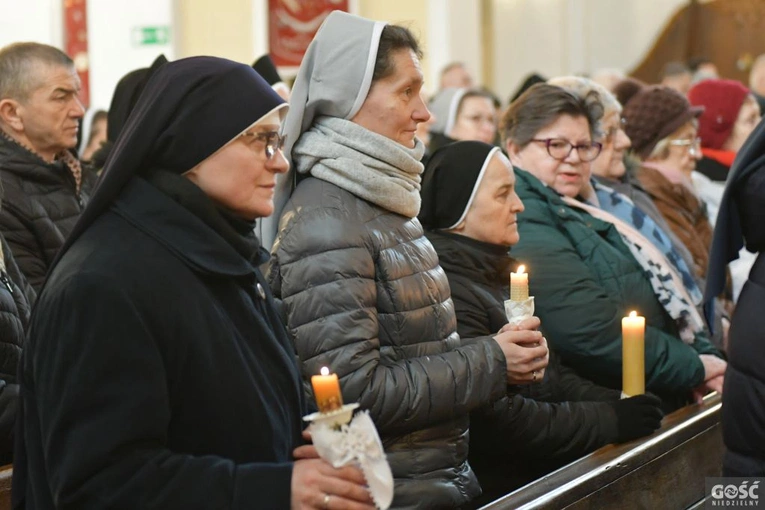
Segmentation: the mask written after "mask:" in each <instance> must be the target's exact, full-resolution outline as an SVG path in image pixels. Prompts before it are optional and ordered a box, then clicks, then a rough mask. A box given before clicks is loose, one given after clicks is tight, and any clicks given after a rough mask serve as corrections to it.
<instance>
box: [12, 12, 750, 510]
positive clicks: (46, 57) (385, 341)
mask: <svg viewBox="0 0 765 510" xmlns="http://www.w3.org/2000/svg"><path fill="white" fill-rule="evenodd" d="M422 58H423V53H422V50H421V48H420V45H419V42H418V41H417V39H416V38H415V36H414V35H413V34H412V33H411V32H410V31H409V30H408V29H407V28H405V27H401V26H397V25H391V24H386V23H382V22H376V21H372V20H367V19H364V18H360V17H357V16H353V15H350V14H346V13H342V12H334V13H332V14H331V15H330V16H329V17H328V18H327V19H326V21H325V22H324V24H323V25H322V27H321V28H320V29H319V31H318V33H317V34H316V37H315V38H314V41H313V42H312V44H311V46H310V47H309V49H308V51H307V53H306V55H305V58H304V60H303V63H302V65H301V66H300V68H299V70H298V72H297V76H296V78H295V80H294V83H293V84H292V85H291V86H289V85H287V84H286V83H285V80H283V79H282V78H281V77H280V75H279V73H278V70H277V69H276V67H274V65H273V62H271V60H270V58H268V57H267V56H265V57H262V58H260V59H258V60H257V61H256V62H255V64H253V65H252V66H250V65H248V64H242V63H235V62H232V61H229V60H225V59H220V58H214V57H192V58H187V59H181V60H178V61H174V62H168V60H167V59H166V58H165V57H164V56H159V57H158V58H157V59H156V60H155V61H154V62H153V63H152V64H151V65H150V66H148V67H146V68H143V69H137V70H133V71H131V72H130V73H128V74H126V75H125V76H124V77H123V78H122V79H121V80H120V82H119V84H118V85H117V87H116V89H115V91H114V95H113V99H112V102H111V105H110V108H109V110H108V111H103V110H98V111H89V112H86V111H85V108H84V107H83V105H82V103H81V102H80V100H79V98H78V93H79V89H80V83H79V78H78V76H77V73H76V70H75V66H74V63H73V62H72V60H71V59H70V58H69V57H68V56H67V55H65V54H64V53H62V52H61V51H60V50H58V49H56V48H53V47H50V46H47V45H43V44H37V43H16V44H12V45H9V46H6V47H5V48H2V49H0V181H1V182H2V194H1V195H0V242H1V243H2V244H1V245H0V248H1V249H0V283H2V285H0V312H2V314H1V315H0V463H10V462H13V463H14V480H13V481H14V500H15V502H16V504H17V505H19V507H20V508H30V509H53V508H80V509H87V508H104V507H110V508H202V507H204V508H213V507H214V508H245V507H250V506H252V505H255V504H261V505H266V506H267V507H269V508H290V507H291V508H303V507H304V508H324V509H326V508H358V509H365V508H373V507H374V504H373V502H372V500H371V498H370V496H369V494H368V492H367V490H366V488H365V481H364V477H363V474H362V473H361V471H360V470H359V469H357V468H355V467H344V468H339V469H338V468H334V467H333V466H332V465H330V464H329V463H328V462H326V461H325V460H323V459H321V458H320V457H319V455H318V453H317V451H316V449H315V448H314V447H313V446H311V444H310V436H308V435H306V433H305V432H304V431H303V425H302V421H301V417H302V416H303V415H305V414H307V413H308V412H310V411H311V410H313V404H312V401H313V400H312V398H311V393H310V389H309V388H310V386H309V385H308V384H307V383H308V381H309V379H310V377H311V376H312V375H314V374H317V373H318V372H319V369H320V368H321V367H331V369H332V371H333V372H335V373H337V374H338V376H339V379H340V384H341V388H342V394H343V398H344V400H345V401H347V402H358V403H359V404H360V405H361V407H362V408H364V409H367V410H369V412H370V416H371V418H372V420H373V421H374V422H375V424H376V426H377V429H378V431H379V433H380V436H381V438H382V442H383V445H384V448H385V451H386V456H387V459H388V462H389V464H390V466H391V469H392V472H393V476H394V479H395V490H394V502H393V506H394V507H396V508H472V507H477V506H479V505H481V504H483V503H486V502H488V501H491V500H493V499H496V498H497V497H499V496H501V495H503V494H506V493H508V492H509V491H511V490H513V489H515V488H517V487H519V486H521V485H523V484H525V483H527V482H529V481H531V480H533V479H535V478H537V477H539V476H541V475H544V474H545V473H548V472H550V471H552V470H554V469H556V468H558V467H560V466H562V465H564V464H565V463H567V462H570V461H572V460H574V459H576V458H578V457H581V456H582V455H585V454H587V453H589V452H591V451H594V450H595V449H597V448H599V447H601V446H603V445H606V444H609V443H614V442H625V441H629V440H632V439H637V438H639V437H643V436H646V435H649V434H651V433H653V432H654V431H655V430H656V429H657V428H658V427H659V426H660V424H661V419H662V416H663V415H664V414H665V413H668V412H671V411H674V410H676V409H678V408H680V407H682V406H685V405H689V404H692V403H694V402H701V400H702V399H703V397H704V396H705V395H707V394H709V393H710V392H713V391H716V392H718V393H720V394H722V395H723V399H724V402H725V405H724V407H723V425H724V434H725V435H724V438H725V442H726V446H727V451H726V456H725V464H724V473H725V474H726V475H730V476H734V475H735V476H745V475H759V476H763V475H764V474H765V451H764V450H763V445H765V423H764V420H763V418H762V413H763V412H765V404H764V403H763V401H762V396H763V395H765V369H764V368H763V367H765V358H763V352H765V351H764V350H763V349H762V342H761V331H762V327H765V326H763V325H762V320H763V319H761V318H760V315H759V313H760V312H761V310H760V308H761V303H762V302H763V300H764V299H765V295H762V294H763V293H765V290H763V289H764V288H765V261H764V260H765V259H761V257H760V256H759V253H760V250H762V249H763V247H765V228H763V222H762V221H761V219H762V218H765V209H763V208H764V207H765V206H763V204H765V200H763V198H764V197H765V184H763V183H765V167H764V165H765V128H763V127H762V123H761V122H760V119H761V111H762V108H763V107H764V106H765V55H763V56H761V57H759V58H758V59H756V60H755V61H754V63H753V65H752V69H751V77H750V82H749V83H748V84H743V83H741V82H739V81H735V80H731V79H726V78H725V77H720V76H719V74H718V70H717V68H716V66H715V65H714V63H713V62H711V61H709V60H708V59H704V58H696V59H693V60H692V61H690V62H687V63H682V62H669V63H667V65H666V66H665V68H664V70H663V72H662V75H661V76H657V77H656V83H654V84H651V83H644V82H641V81H639V80H636V79H634V78H630V77H628V76H625V74H624V73H623V72H622V71H620V70H618V69H603V70H600V71H597V72H595V73H593V74H592V75H591V76H590V77H587V76H560V77H551V78H546V77H543V76H541V75H539V74H536V73H532V74H530V75H529V77H528V78H527V79H526V80H525V81H524V83H523V84H522V85H521V87H520V88H519V90H518V91H517V92H515V93H514V94H513V96H512V97H511V99H510V101H509V102H507V103H506V104H503V102H502V101H501V100H500V99H499V98H498V97H497V95H496V94H494V93H493V92H492V91H491V90H489V89H487V88H486V87H482V86H480V84H478V83H477V82H476V80H475V79H474V78H473V77H472V76H471V74H470V72H469V71H468V69H467V68H466V66H465V65H463V64H461V63H458V62H456V63H452V64H450V65H448V66H446V67H445V68H444V69H443V72H442V74H441V81H440V83H439V84H438V87H439V88H438V90H431V91H430V92H431V93H430V94H428V93H426V90H425V84H424V81H423V73H422V70H421V64H420V61H421V59H422ZM519 264H524V265H526V267H528V268H529V271H530V273H531V277H530V279H529V287H530V294H531V295H533V296H534V298H535V310H536V311H535V316H534V317H531V318H527V319H526V320H524V321H522V322H521V323H520V324H514V325H510V324H508V320H507V316H506V314H505V308H504V302H505V300H506V299H508V297H509V292H510V289H509V275H510V272H511V271H514V270H516V268H517V266H518V265H519ZM631 310H638V311H639V313H640V315H642V316H644V317H645V319H646V330H645V338H646V343H645V345H646V351H645V382H646V390H647V393H646V394H644V395H636V396H625V395H623V394H622V392H621V384H622V379H621V376H622V344H621V318H622V317H624V316H626V315H627V314H628V313H629V312H630V311H631Z"/></svg>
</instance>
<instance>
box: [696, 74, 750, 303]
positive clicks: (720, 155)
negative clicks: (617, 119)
mask: <svg viewBox="0 0 765 510" xmlns="http://www.w3.org/2000/svg"><path fill="white" fill-rule="evenodd" d="M688 100H689V101H690V102H691V104H693V105H695V106H703V107H704V113H702V114H701V117H699V137H700V138H701V153H702V154H703V157H702V158H701V161H699V163H698V165H697V166H696V171H695V172H693V174H692V175H691V177H692V178H693V185H694V187H695V189H696V191H697V193H698V194H699V197H701V199H702V200H704V202H705V203H706V204H707V216H708V217H709V221H710V222H711V223H712V225H713V226H714V224H715V221H716V219H717V211H718V210H719V208H720V201H721V200H722V196H723V191H724V190H725V184H726V182H727V180H728V172H729V171H730V167H731V166H732V165H733V161H734V159H735V158H736V155H737V154H738V152H739V150H740V149H741V147H742V146H743V145H744V142H745V141H746V140H747V138H749V135H750V134H751V133H752V132H753V131H754V128H755V127H757V124H759V122H760V105H759V104H758V103H757V100H756V99H755V98H754V95H752V93H751V91H750V90H749V89H748V88H746V87H745V86H744V85H742V84H741V83H740V82H738V81H735V80H704V81H701V82H699V83H697V84H696V85H694V86H693V87H692V88H691V90H690V91H689V92H688ZM754 260H755V255H754V254H753V253H751V252H749V251H748V250H741V253H740V254H739V258H738V259H737V260H735V261H733V262H731V263H730V265H729V267H730V275H731V286H732V296H731V297H732V298H733V299H734V300H736V299H737V298H738V295H739V294H740V293H741V289H742V287H743V286H744V283H745V282H746V280H747V278H748V276H749V270H750V269H751V268H752V264H754Z"/></svg>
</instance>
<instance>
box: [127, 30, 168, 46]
mask: <svg viewBox="0 0 765 510" xmlns="http://www.w3.org/2000/svg"><path fill="white" fill-rule="evenodd" d="M133 44H134V45H135V46H152V45H160V44H170V27H168V26H156V27H135V28H134V29H133Z"/></svg>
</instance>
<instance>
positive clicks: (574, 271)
mask: <svg viewBox="0 0 765 510" xmlns="http://www.w3.org/2000/svg"><path fill="white" fill-rule="evenodd" d="M515 172H516V177H517V184H516V186H517V192H518V195H519V196H520V198H521V200H523V204H524V206H525V207H526V210H525V211H524V212H523V213H521V214H520V215H519V219H518V230H519V233H520V236H521V239H520V242H519V243H518V244H517V245H516V246H515V247H513V249H512V254H513V257H514V258H516V259H518V260H519V261H520V262H522V263H525V264H526V265H527V267H528V271H529V290H530V294H531V295H533V296H534V297H535V305H536V315H537V316H538V317H539V318H540V319H541V320H542V329H543V331H544V333H545V336H546V337H547V340H548V342H549V343H550V344H551V345H552V346H553V347H554V348H555V349H556V350H557V351H558V352H560V354H561V356H562V357H563V358H564V359H565V360H566V363H567V364H568V365H570V366H572V367H573V368H574V369H576V370H577V371H578V372H579V373H580V374H581V375H583V376H584V377H587V378H589V379H591V380H593V381H596V382H598V383H600V384H602V385H604V386H609V387H612V388H617V389H618V388H621V384H622V381H621V376H622V342H621V319H622V317H624V316H625V315H627V314H628V313H629V312H630V311H631V310H636V311H637V312H638V314H639V315H642V316H644V317H645V318H646V332H645V369H646V388H647V389H648V390H650V391H653V392H656V393H660V394H664V395H668V394H673V395H677V396H680V395H684V394H686V392H687V390H690V389H692V388H693V387H695V386H698V385H699V384H701V383H702V382H703V381H704V367H703V365H702V364H701V361H700V359H699V356H698V355H699V354H716V355H719V353H718V352H717V351H716V350H715V348H714V347H713V346H712V344H711V343H710V342H709V340H708V339H707V338H706V337H704V336H702V335H697V337H696V341H695V343H694V344H693V345H687V344H685V343H683V342H682V340H680V338H679V336H678V335H677V330H676V328H675V325H674V323H673V321H672V319H671V318H670V317H669V315H667V313H666V312H665V311H664V309H663V308H662V306H661V304H660V303H659V301H658V300H657V299H656V297H655V295H654V293H653V288H652V287H651V284H650V282H649V281H648V279H647V278H646V277H645V276H644V274H643V271H642V268H641V267H640V264H639V263H638V262H637V261H636V260H635V259H634V257H633V256H632V254H631V253H630V251H629V248H628V247H627V246H626V245H625V244H624V242H623V241H622V239H621V236H620V234H619V233H618V232H617V230H616V228H615V227H614V226H613V225H612V224H610V223H608V222H605V221H602V220H599V219H597V218H594V217H592V216H590V215H589V214H587V213H586V212H583V211H579V210H575V209H572V208H571V207H569V206H568V205H566V204H565V203H564V202H563V200H562V199H561V198H560V196H559V195H558V194H557V193H556V192H555V191H554V190H552V189H551V188H548V187H547V186H545V185H544V184H542V183H541V182H540V181H539V180H538V179H537V178H535V177H534V176H532V175H531V174H529V173H528V172H525V171H523V170H519V169H517V168H516V169H515Z"/></svg>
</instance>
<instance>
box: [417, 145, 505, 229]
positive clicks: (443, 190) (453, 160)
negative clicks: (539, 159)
mask: <svg viewBox="0 0 765 510" xmlns="http://www.w3.org/2000/svg"><path fill="white" fill-rule="evenodd" d="M497 153H499V147H495V146H493V145H489V144H487V143H483V142H475V141H463V142H455V143H452V144H449V145H446V146H444V147H441V148H440V149H438V150H437V151H436V152H434V153H433V155H432V156H431V157H430V159H429V160H428V164H427V165H426V166H425V171H424V173H423V175H422V187H421V189H420V195H421V197H422V205H421V206H420V214H419V215H418V216H417V218H418V219H419V220H420V223H422V227H423V228H424V229H425V230H440V229H452V228H454V227H456V226H457V225H459V224H460V223H461V222H462V220H464V219H465V216H466V215H467V212H468V210H469V209H470V205H471V204H472V202H473V198H474V197H475V194H476V192H477V191H478V187H479V186H480V185H481V180H482V179H483V176H484V175H485V174H486V169H487V167H488V166H489V162H490V161H491V158H492V157H494V155H495V154H497Z"/></svg>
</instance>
